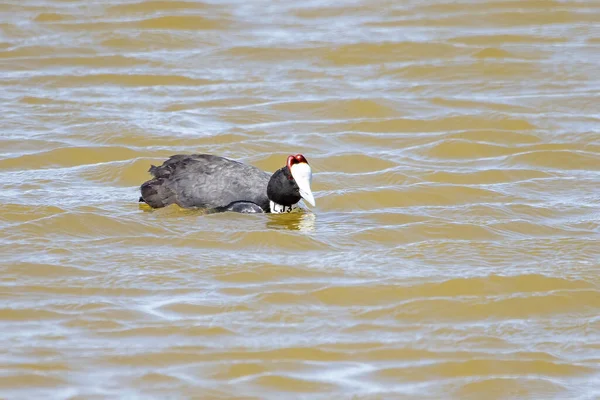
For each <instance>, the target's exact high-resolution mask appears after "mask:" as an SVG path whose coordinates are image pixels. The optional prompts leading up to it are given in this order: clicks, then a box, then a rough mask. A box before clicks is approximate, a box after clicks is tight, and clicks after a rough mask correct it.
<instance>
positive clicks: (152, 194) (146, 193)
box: [139, 178, 175, 208]
mask: <svg viewBox="0 0 600 400" xmlns="http://www.w3.org/2000/svg"><path fill="white" fill-rule="evenodd" d="M141 191H142V196H141V197H140V200H139V201H140V202H144V203H146V204H148V205H149V206H150V207H153V208H162V207H166V206H168V205H169V204H173V203H175V193H173V191H172V190H171V189H170V188H169V187H167V185H165V180H164V179H162V178H155V179H151V180H149V181H147V182H144V183H143V184H142V186H141Z"/></svg>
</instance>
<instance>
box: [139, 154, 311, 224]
mask: <svg viewBox="0 0 600 400" xmlns="http://www.w3.org/2000/svg"><path fill="white" fill-rule="evenodd" d="M149 172H150V173H151V174H152V175H153V176H154V178H153V179H151V180H149V181H147V182H145V183H144V184H142V186H141V191H142V197H140V202H145V203H147V204H148V205H150V207H153V208H161V207H165V206H168V205H170V204H177V205H178V206H180V207H183V208H204V209H207V210H209V211H211V212H223V211H235V212H243V213H263V212H264V213H286V212H290V211H292V210H293V209H295V208H296V207H297V203H298V202H299V201H300V200H301V199H304V200H306V201H307V202H308V203H310V204H311V205H313V206H314V205H315V199H314V197H313V194H312V191H311V188H310V184H311V181H312V171H311V168H310V165H309V164H308V161H306V158H305V157H304V156H303V155H302V154H296V155H295V156H292V155H291V156H289V157H288V158H287V162H286V165H285V166H284V167H283V168H280V169H278V170H277V171H275V173H274V174H273V175H270V174H268V173H267V172H264V171H262V170H260V169H258V168H256V167H253V166H252V165H247V164H243V163H240V162H237V161H234V160H230V159H227V158H224V157H219V156H214V155H211V154H191V155H185V154H178V155H175V156H172V157H170V158H169V159H168V160H167V161H165V162H164V163H163V164H162V165H161V166H158V167H156V166H154V165H152V166H151V167H150V170H149Z"/></svg>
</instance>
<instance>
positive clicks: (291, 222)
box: [267, 210, 317, 233]
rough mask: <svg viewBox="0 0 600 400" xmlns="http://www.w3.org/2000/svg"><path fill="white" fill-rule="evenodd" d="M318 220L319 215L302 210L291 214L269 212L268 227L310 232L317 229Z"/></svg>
mask: <svg viewBox="0 0 600 400" xmlns="http://www.w3.org/2000/svg"><path fill="white" fill-rule="evenodd" d="M316 222H317V216H316V215H315V214H313V213H312V212H310V211H306V210H301V211H297V212H291V213H289V214H269V215H268V220H267V228H270V229H287V230H291V231H300V232H306V233H309V232H313V231H314V230H315V226H316Z"/></svg>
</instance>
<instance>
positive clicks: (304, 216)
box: [138, 203, 317, 233]
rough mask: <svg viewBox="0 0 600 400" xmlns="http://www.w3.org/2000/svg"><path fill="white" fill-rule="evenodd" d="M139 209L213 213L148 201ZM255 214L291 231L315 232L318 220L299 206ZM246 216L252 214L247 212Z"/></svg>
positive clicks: (166, 214)
mask: <svg viewBox="0 0 600 400" xmlns="http://www.w3.org/2000/svg"><path fill="white" fill-rule="evenodd" d="M138 207H139V209H140V210H141V211H143V212H150V213H152V212H160V216H161V217H181V216H186V215H190V216H194V215H209V214H212V213H210V212H208V211H207V210H203V209H186V208H181V207H178V206H176V205H173V206H170V207H165V208H164V209H162V208H161V209H154V208H152V207H150V206H148V205H147V204H146V203H139V206H138ZM217 214H219V215H229V216H231V215H235V216H236V217H237V216H243V215H244V214H238V213H228V212H227V213H217ZM251 215H254V216H257V217H258V216H264V217H265V218H266V223H267V228H270V229H286V230H291V231H300V232H306V233H309V232H313V231H314V230H315V225H316V221H317V216H316V215H315V214H313V213H312V212H311V211H309V210H305V209H302V208H298V209H296V210H294V211H293V212H291V213H284V214H251ZM246 216H248V217H249V216H250V215H248V214H246Z"/></svg>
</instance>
